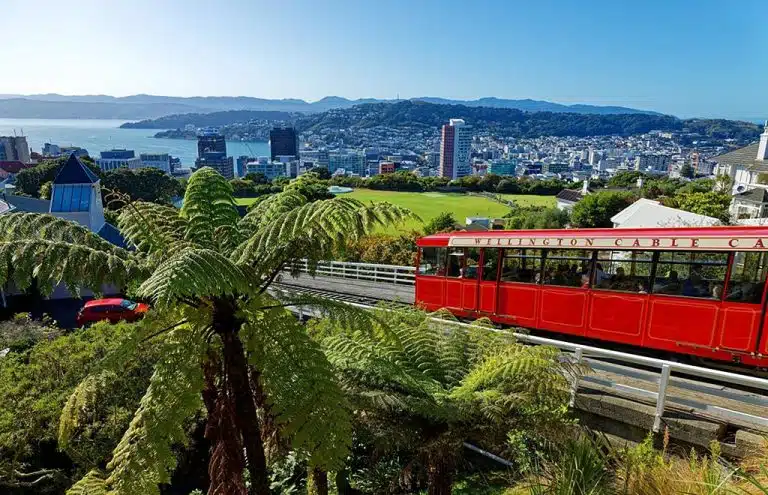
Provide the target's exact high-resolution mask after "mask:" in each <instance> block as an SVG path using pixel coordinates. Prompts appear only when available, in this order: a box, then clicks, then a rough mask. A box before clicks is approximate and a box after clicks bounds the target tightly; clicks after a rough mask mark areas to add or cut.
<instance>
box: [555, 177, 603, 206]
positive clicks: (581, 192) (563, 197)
mask: <svg viewBox="0 0 768 495" xmlns="http://www.w3.org/2000/svg"><path fill="white" fill-rule="evenodd" d="M593 192H594V191H593V190H592V189H590V188H589V181H588V180H585V181H584V182H583V183H582V185H581V189H563V190H562V191H560V192H559V193H557V196H555V199H556V200H557V209H558V210H568V211H571V210H572V209H573V205H575V204H576V203H578V202H579V201H581V200H582V199H584V196H586V195H587V194H591V193H593Z"/></svg>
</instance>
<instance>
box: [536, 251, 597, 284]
mask: <svg viewBox="0 0 768 495" xmlns="http://www.w3.org/2000/svg"><path fill="white" fill-rule="evenodd" d="M591 265H592V252H591V251H585V250H580V249H552V250H548V251H547V252H546V257H545V261H544V273H543V275H542V280H543V281H544V284H545V285H561V286H565V287H585V288H586V287H589V273H590V271H591Z"/></svg>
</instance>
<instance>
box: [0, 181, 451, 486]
mask: <svg viewBox="0 0 768 495" xmlns="http://www.w3.org/2000/svg"><path fill="white" fill-rule="evenodd" d="M411 216H412V215H411V213H410V212H409V211H408V210H405V209H403V208H400V207H397V206H393V205H390V204H375V203H374V204H363V203H360V202H358V201H355V200H353V199H350V198H335V199H330V200H326V201H316V202H308V200H307V198H306V197H304V196H303V195H301V194H299V193H297V192H296V191H287V192H284V193H280V194H276V195H273V196H270V197H269V198H267V199H263V200H260V201H259V202H258V204H257V205H256V206H255V207H254V208H253V209H252V210H251V211H250V212H249V213H248V215H246V216H245V218H243V219H240V218H239V216H238V213H237V209H236V208H235V202H234V198H233V197H232V187H231V185H230V184H229V183H228V182H227V181H226V180H225V179H224V178H223V177H222V176H221V175H219V174H218V173H216V172H215V171H213V170H212V169H210V168H202V169H200V170H198V171H196V172H195V173H194V174H193V175H192V177H191V178H190V180H189V182H188V185H187V189H186V193H185V197H184V206H183V207H182V209H181V210H180V211H179V210H175V209H173V208H170V207H167V206H159V205H154V204H150V203H143V202H133V203H132V202H130V201H129V202H127V203H126V204H125V205H124V206H123V207H122V208H121V212H120V215H119V217H118V222H117V223H118V226H119V228H120V230H121V232H122V233H123V235H124V236H125V238H126V239H127V241H128V242H129V244H130V245H131V247H132V249H131V250H127V249H121V248H118V247H115V246H113V245H112V244H110V243H108V242H106V241H105V240H103V239H101V238H100V237H98V236H97V235H95V234H93V233H92V232H90V231H88V230H87V229H85V228H83V227H81V226H79V225H77V224H74V223H72V222H68V221H65V220H62V219H59V218H56V217H53V216H51V215H38V214H8V215H2V216H0V283H5V282H13V283H14V284H15V285H16V286H17V287H18V288H19V289H21V290H24V289H27V288H29V287H31V286H32V285H33V284H36V286H37V287H38V288H39V289H40V290H41V291H42V292H43V293H49V292H50V291H52V290H53V288H54V287H55V286H56V285H59V284H65V285H66V286H67V287H68V288H69V289H70V290H72V291H73V292H74V293H77V292H78V291H79V289H80V287H82V286H84V287H88V288H91V289H93V290H94V291H96V292H98V291H100V290H101V289H102V287H103V286H104V285H107V284H109V285H112V286H117V287H129V288H130V290H131V291H133V293H134V295H136V296H137V297H139V298H141V299H145V300H148V301H150V302H151V303H152V306H153V311H152V312H150V314H149V315H147V317H146V318H145V322H146V324H143V325H139V326H138V330H137V331H136V333H135V335H134V336H132V337H131V338H130V339H127V341H126V342H125V343H124V345H123V346H121V350H120V352H119V353H114V354H111V355H109V356H107V358H106V359H104V360H103V361H102V363H101V364H100V365H99V366H97V367H96V368H97V372H96V373H94V374H93V375H92V376H91V377H89V378H88V379H87V380H86V381H84V382H83V383H82V384H81V385H80V387H78V388H77V390H76V391H75V393H74V394H72V396H71V397H70V400H69V401H68V403H67V405H66V407H65V408H64V411H63V415H62V421H61V428H60V440H61V442H62V445H64V446H66V445H67V444H68V442H71V441H72V440H71V439H72V438H73V434H75V433H76V432H78V431H79V430H81V429H82V428H83V427H84V422H86V421H87V420H88V414H87V412H88V408H89V406H90V405H91V404H93V403H94V401H97V400H98V397H99V393H100V392H101V391H102V390H103V389H104V386H105V384H106V383H105V380H107V379H108V378H109V377H110V376H114V375H110V373H119V372H120V369H121V363H123V362H125V360H127V359H131V358H133V357H134V356H135V352H134V351H135V350H137V349H140V348H141V346H142V345H143V344H144V343H148V345H159V346H166V345H167V346H168V347H167V352H166V359H164V360H162V361H161V363H160V364H158V365H157V367H156V368H155V372H154V375H153V378H152V381H151V385H150V386H149V389H148V390H147V393H146V395H145V396H144V398H143V399H142V401H141V405H140V407H139V408H138V411H136V414H135V416H134V417H133V421H132V422H131V425H130V427H129V428H128V430H127V431H126V432H125V435H124V437H123V439H122V441H121V442H120V444H119V445H118V446H117V448H116V449H115V451H114V454H113V458H112V460H111V462H110V463H109V465H108V472H107V473H106V474H105V476H106V478H105V479H106V481H105V483H106V485H105V486H106V487H107V489H108V491H109V493H110V494H112V493H114V494H128V493H130V494H135V493H157V490H158V488H157V486H158V484H160V483H163V482H165V481H167V480H168V479H169V473H170V472H171V470H172V469H173V467H174V462H175V461H174V456H173V452H172V451H171V450H170V445H171V444H173V443H180V442H183V440H184V430H183V428H182V426H183V422H184V420H185V419H188V418H190V417H192V416H195V415H196V414H198V413H199V412H200V409H201V405H202V401H201V390H202V389H203V379H202V376H201V375H202V369H203V368H204V364H203V359H202V356H206V357H207V358H210V359H211V360H212V361H215V362H221V363H222V365H221V366H220V367H217V368H216V369H215V372H212V373H213V375H212V376H209V377H208V378H209V382H210V383H209V385H210V386H209V387H208V388H207V390H214V389H215V392H214V393H215V394H218V395H217V396H216V397H215V398H214V400H213V401H206V402H205V404H206V410H207V411H208V413H209V414H210V413H215V412H216V411H220V412H221V414H224V413H226V414H227V415H228V417H231V418H232V420H231V421H229V422H228V423H227V425H225V424H222V423H221V422H220V421H219V422H215V421H214V420H213V419H211V418H212V417H219V418H220V417H221V414H219V416H216V414H213V416H209V420H210V422H209V424H208V427H209V429H210V430H211V431H210V433H211V435H210V438H212V439H214V438H215V439H219V440H216V441H217V442H219V443H214V446H215V447H214V448H215V449H216V452H218V454H217V457H216V462H212V464H211V466H210V467H209V468H210V469H209V472H210V474H211V477H212V479H213V478H214V477H218V478H216V479H219V480H222V479H223V478H221V476H222V473H235V472H240V471H242V470H241V469H240V468H239V467H238V466H239V464H238V463H239V462H240V461H239V460H238V456H237V454H236V453H235V451H237V450H238V449H237V448H235V450H232V442H235V443H236V442H237V441H239V442H240V444H239V445H241V446H242V447H243V448H244V450H245V451H246V452H248V455H247V458H246V459H245V464H246V469H247V471H248V473H249V475H250V478H251V491H252V492H254V493H258V494H259V495H266V494H267V492H268V479H267V473H266V464H265V462H264V452H263V450H264V449H263V444H262V442H261V438H260V437H261V435H260V431H259V428H260V427H261V423H260V420H259V415H261V416H262V417H268V418H270V419H271V420H273V423H272V424H274V425H275V428H276V430H277V434H278V435H279V436H280V441H281V442H285V441H288V442H290V443H291V444H292V445H293V446H294V448H295V449H296V450H297V451H300V452H302V455H304V456H305V458H307V459H308V460H309V461H310V462H311V464H312V465H313V466H317V467H319V468H324V469H327V468H331V467H333V466H336V465H337V464H338V463H339V462H340V460H341V459H342V458H343V457H344V456H345V455H346V452H347V448H348V445H349V441H350V440H349V438H350V428H351V427H350V412H349V410H348V408H347V407H346V404H347V403H346V401H345V396H344V394H343V393H342V388H341V386H340V384H339V382H338V377H337V376H336V375H335V374H334V373H333V372H332V367H331V364H330V363H329V361H328V360H327V358H326V357H325V355H324V354H323V353H322V352H321V350H320V348H319V346H318V344H316V343H314V342H313V341H312V340H311V339H309V338H308V336H307V335H306V334H305V333H304V330H303V328H302V327H301V326H299V325H298V323H297V322H296V321H295V320H294V318H293V317H292V316H291V315H289V314H288V313H287V312H286V311H285V310H284V309H282V308H281V306H286V305H301V306H312V307H315V306H321V307H324V308H325V310H324V314H326V315H327V316H329V317H331V318H332V320H330V321H333V322H334V324H338V325H344V326H346V327H357V328H366V329H368V328H370V329H374V328H376V329H378V330H377V331H380V330H381V329H383V328H384V327H385V326H386V325H383V324H382V322H381V321H379V322H377V321H375V318H378V317H379V316H380V315H366V316H361V315H362V313H361V312H359V311H357V312H355V311H352V310H351V309H350V308H348V307H344V308H342V307H341V306H340V305H338V304H335V303H329V302H323V301H321V300H318V299H317V298H312V297H310V296H299V297H296V296H289V295H286V294H282V293H279V292H276V291H272V292H271V294H272V295H270V292H269V291H268V290H269V289H270V288H271V287H270V286H271V284H272V282H273V281H274V280H275V279H276V278H277V277H278V275H279V274H280V273H282V272H283V270H284V269H288V270H290V271H292V272H293V273H294V274H295V273H296V267H297V266H298V263H299V261H300V260H302V259H307V260H308V264H309V267H310V271H312V272H314V269H315V268H316V266H317V263H318V262H319V261H320V260H322V259H324V258H326V257H328V256H330V255H331V254H332V253H334V252H335V251H338V250H340V249H344V247H345V245H346V241H347V240H348V239H354V238H358V237H360V236H362V235H365V234H367V233H370V232H371V231H373V230H374V229H376V228H378V227H380V226H384V225H389V224H391V223H395V222H398V221H401V220H403V219H406V218H409V217H411ZM425 329H426V327H425ZM430 332H431V333H430V334H429V335H437V334H439V332H437V331H433V330H431V329H430ZM183 336H185V337H184V339H185V340H181V339H182V337H183ZM388 338H389V339H391V340H392V342H393V343H398V342H399V343H402V342H406V344H407V346H408V348H407V349H406V350H407V352H406V350H402V352H401V355H402V358H407V357H410V356H416V357H417V360H418V362H419V363H421V365H422V366H423V367H424V369H425V370H426V369H428V370H429V373H427V374H424V375H422V376H420V377H419V378H418V380H414V379H413V376H412V375H408V374H401V375H397V376H398V377H399V378H398V379H399V380H400V382H398V383H396V384H395V385H393V386H391V387H389V388H385V387H384V385H385V384H382V390H383V394H390V397H398V400H401V399H402V400H403V403H405V404H408V405H409V407H410V408H411V410H413V408H414V407H417V408H418V409H420V410H422V409H423V410H426V409H429V408H433V406H434V403H435V397H445V396H446V395H447V391H446V390H442V384H441V383H442V382H441V380H443V379H444V377H445V376H446V374H450V373H453V374H455V373H456V370H455V369H454V368H455V366H454V365H455V364H456V363H458V362H459V361H457V360H455V359H445V360H443V361H444V362H441V360H440V355H441V351H440V349H441V348H440V347H439V345H442V344H439V345H437V344H436V345H433V346H432V347H430V348H429V349H426V348H425V347H424V346H423V344H425V341H424V337H423V336H422V335H416V334H413V333H407V332H406V331H405V330H398V331H391V332H389V334H388ZM244 341H245V344H246V345H243V343H244ZM339 345H341V343H340V344H339ZM454 348H455V349H459V348H461V345H460V344H459V343H458V342H456V343H455V345H454ZM163 349H165V347H163ZM376 359H379V360H381V361H380V362H381V363H382V364H381V366H382V369H384V368H385V367H386V366H390V365H393V362H392V360H391V356H390V355H389V354H386V355H383V356H376ZM371 360H372V362H373V361H374V357H373V356H372V357H371ZM376 362H377V363H378V362H379V361H376ZM384 363H386V366H385V364H384ZM394 364H396V363H394ZM449 367H450V368H451V369H450V370H448V368H449ZM206 369H207V370H208V371H211V370H213V367H211V366H208V367H207V368H206ZM392 369H393V370H395V368H392ZM350 373H351V374H352V373H360V374H361V376H362V375H365V374H366V373H367V376H371V374H370V373H368V371H367V370H365V369H358V370H354V371H353V370H350ZM350 376H351V375H350ZM346 382H348V383H351V382H352V379H351V378H350V379H346ZM342 383H344V381H342ZM419 390H420V392H419V393H420V395H419V400H420V401H421V403H420V404H421V405H418V404H417V405H414V404H415V401H413V400H410V401H409V400H406V399H409V398H412V397H413V396H414V394H415V392H416V391H419ZM258 394H263V395H264V397H261V396H259V397H257V395H258ZM383 394H379V395H377V394H376V393H374V394H371V395H370V400H371V401H374V402H375V401H380V402H381V401H386V400H387V398H386V397H385V395H383ZM225 398H227V399H228V400H229V402H226V401H225V402H221V401H219V404H220V406H219V408H217V407H216V406H214V405H212V404H215V403H216V400H218V399H221V400H222V401H223V400H224V399H225ZM257 399H258V401H257ZM209 402H211V404H209ZM391 402H392V401H391ZM395 402H396V401H395ZM395 402H392V404H394V403H395ZM257 403H258V404H259V405H260V406H261V407H262V410H256V408H255V405H256V404H257ZM209 405H210V407H208V406H209ZM438 410H442V409H440V408H438ZM214 419H215V418H214ZM233 423H234V427H233V426H232V424H233ZM223 438H226V439H228V440H226V441H225V440H221V439H223ZM222 442H224V443H222ZM89 476H90V475H89ZM227 476H228V475H227ZM227 476H224V477H225V478H226V477H227ZM96 481H97V478H96V475H95V474H94V475H93V476H91V478H89V479H87V480H86V479H84V480H83V481H82V482H81V483H78V485H76V487H77V489H78V490H82V489H84V488H83V487H86V486H91V485H92V484H93V483H91V482H94V483H95V482H96ZM216 486H218V487H219V488H214V491H215V490H224V491H238V490H239V487H240V486H241V485H240V480H238V479H233V480H231V484H230V483H229V482H227V483H225V484H221V483H219V484H217V485H216ZM222 487H224V488H222ZM74 489H75V487H73V490H74ZM81 493H82V492H81Z"/></svg>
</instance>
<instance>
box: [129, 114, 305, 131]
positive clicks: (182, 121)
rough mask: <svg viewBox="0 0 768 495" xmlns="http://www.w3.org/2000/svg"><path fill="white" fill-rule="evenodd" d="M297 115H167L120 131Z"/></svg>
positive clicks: (229, 122) (217, 125)
mask: <svg viewBox="0 0 768 495" xmlns="http://www.w3.org/2000/svg"><path fill="white" fill-rule="evenodd" d="M297 117H298V114H295V113H290V112H278V111H272V112H266V111H254V110H227V111H225V112H212V113H185V114H176V115H168V116H166V117H160V118H159V119H147V120H141V121H139V122H126V123H125V124H123V125H121V126H120V128H121V129H180V128H182V127H184V126H186V125H189V124H191V125H193V126H195V127H220V126H225V125H229V124H234V123H237V122H251V121H254V120H269V121H288V120H295V119H296V118H297Z"/></svg>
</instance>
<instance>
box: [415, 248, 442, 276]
mask: <svg viewBox="0 0 768 495" xmlns="http://www.w3.org/2000/svg"><path fill="white" fill-rule="evenodd" d="M444 264H445V248H436V247H425V248H421V258H419V275H445V266H444Z"/></svg>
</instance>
